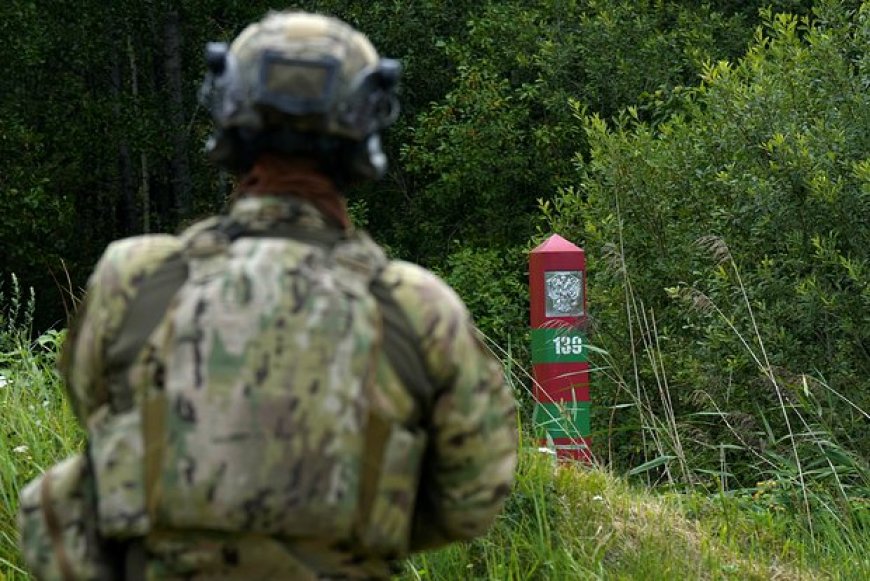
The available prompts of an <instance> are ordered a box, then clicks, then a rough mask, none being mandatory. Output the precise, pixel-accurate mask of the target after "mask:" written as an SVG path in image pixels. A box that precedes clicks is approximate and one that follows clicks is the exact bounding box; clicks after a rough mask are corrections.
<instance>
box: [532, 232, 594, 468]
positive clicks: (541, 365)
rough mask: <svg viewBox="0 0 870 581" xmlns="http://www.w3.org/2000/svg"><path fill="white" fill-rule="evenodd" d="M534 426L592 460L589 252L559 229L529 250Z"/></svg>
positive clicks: (569, 454) (559, 452) (570, 455)
mask: <svg viewBox="0 0 870 581" xmlns="http://www.w3.org/2000/svg"><path fill="white" fill-rule="evenodd" d="M529 288H530V295H531V324H532V363H533V365H534V376H535V413H534V423H535V430H536V432H537V434H538V435H539V438H540V442H541V445H542V446H545V445H547V444H548V440H549V441H552V443H553V445H554V446H555V448H556V456H557V457H558V458H559V459H560V460H582V461H586V462H589V461H591V460H592V455H591V451H590V449H589V442H590V439H589V435H590V426H589V412H590V409H589V407H590V402H589V363H588V361H587V353H588V348H587V344H586V336H585V334H584V333H583V331H582V329H584V328H585V327H586V325H585V323H586V257H585V255H584V253H583V249H581V248H578V247H577V246H575V245H574V244H572V243H570V242H568V241H567V240H565V239H564V238H562V237H561V236H559V235H557V234H554V235H553V236H550V237H549V238H547V240H545V241H544V242H543V243H542V244H541V245H540V246H538V247H537V248H535V249H534V250H532V252H531V254H530V255H529Z"/></svg>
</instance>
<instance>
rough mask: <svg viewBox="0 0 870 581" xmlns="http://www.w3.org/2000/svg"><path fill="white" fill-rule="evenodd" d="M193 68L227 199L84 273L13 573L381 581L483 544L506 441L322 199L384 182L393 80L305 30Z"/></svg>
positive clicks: (505, 406)
mask: <svg viewBox="0 0 870 581" xmlns="http://www.w3.org/2000/svg"><path fill="white" fill-rule="evenodd" d="M207 59H208V67H209V71H210V72H209V74H208V77H207V79H206V82H205V84H204V86H203V91H202V97H203V99H204V102H205V103H206V104H207V106H208V107H209V109H210V111H211V113H212V115H213V117H214V120H215V124H216V132H215V135H214V137H213V138H212V139H211V141H210V143H209V147H208V149H209V154H210V156H211V158H212V159H213V160H214V161H215V162H217V163H218V164H220V165H222V166H223V167H225V168H228V169H230V170H231V171H233V172H236V173H237V174H238V175H239V176H240V177H239V186H238V189H237V193H236V196H235V199H234V200H233V203H232V204H231V207H230V209H229V212H228V213H227V214H226V215H221V216H216V217H213V218H210V219H207V220H205V221H203V222H200V223H197V224H195V225H194V226H192V227H190V228H189V229H187V230H186V231H185V232H184V233H183V234H181V235H180V236H177V237H176V236H169V235H149V236H139V237H135V238H129V239H125V240H120V241H117V242H114V243H113V244H111V245H110V246H109V247H108V249H107V250H106V252H105V253H104V255H103V257H102V258H101V259H100V261H99V263H98V265H97V267H96V269H95V271H94V273H93V275H92V276H91V279H90V281H89V284H88V291H87V296H86V300H85V302H84V305H83V308H82V311H81V312H80V313H79V318H78V322H77V323H76V324H75V325H74V327H73V329H72V330H71V332H70V337H69V339H68V342H67V346H66V349H65V352H64V356H63V361H62V365H61V367H62V372H63V374H64V377H65V379H66V384H67V386H68V391H69V396H70V399H71V401H72V404H73V408H74V410H75V413H76V414H77V416H78V418H79V419H80V420H81V422H82V424H83V425H84V426H85V427H86V428H87V431H88V448H87V452H86V454H85V455H83V456H81V457H76V458H73V459H71V460H69V461H67V462H66V463H64V464H61V465H59V466H57V467H55V468H53V469H51V470H49V471H48V475H47V476H46V477H44V478H43V479H41V480H40V481H39V482H35V483H33V484H32V485H30V486H29V487H28V489H26V490H25V491H24V493H23V494H22V512H21V516H20V518H21V526H22V539H23V540H22V545H23V549H24V554H25V558H26V560H27V561H28V564H29V565H30V566H31V567H33V568H34V570H35V572H37V574H42V575H45V576H49V577H50V576H53V575H56V576H58V577H60V578H69V579H71V578H92V579H97V578H126V579H181V578H184V579H254V578H256V579H383V578H388V577H389V575H390V574H391V571H392V568H393V567H394V566H395V564H396V562H397V560H398V559H401V558H402V557H404V556H406V555H408V554H409V553H410V552H413V551H419V550H424V549H430V548H434V547H438V546H442V545H444V544H447V543H450V542H453V541H457V540H464V539H471V538H474V537H477V536H479V535H481V534H483V533H484V532H485V531H486V529H487V528H488V526H489V525H490V524H491V523H492V521H493V519H494V518H495V517H496V515H497V514H498V513H499V511H500V510H501V507H502V504H503V502H504V499H505V497H506V496H507V494H508V492H509V490H510V487H511V483H512V480H513V472H514V469H515V464H516V438H517V434H516V425H515V407H514V406H515V404H514V401H513V398H512V395H511V393H510V391H509V389H508V387H507V386H506V383H505V380H504V376H503V371H502V369H501V366H500V365H499V363H498V361H497V360H495V359H494V358H493V357H492V356H491V354H490V353H489V352H488V351H487V349H486V348H485V347H484V346H483V345H482V344H481V341H480V338H479V336H478V332H477V331H476V329H475V328H474V326H473V324H472V322H471V320H470V319H469V315H468V313H467V311H466V309H465V307H464V306H463V304H462V303H461V301H460V300H459V299H458V297H457V296H456V295H455V294H454V293H453V291H452V290H451V289H450V288H449V287H447V286H446V285H445V284H444V283H443V282H442V281H441V280H440V279H438V278H437V277H436V276H434V275H433V274H431V273H429V272H427V271H426V270H424V269H422V268H420V267H418V266H415V265H413V264H409V263H406V262H401V261H397V260H388V259H387V258H386V257H385V256H384V253H383V252H382V250H381V249H380V248H379V247H378V246H377V245H376V244H375V243H373V242H372V241H371V240H370V239H369V238H368V237H367V236H366V235H365V234H363V233H362V232H360V231H359V230H356V229H354V227H353V226H352V225H351V222H350V220H349V218H348V215H347V212H346V204H345V198H344V197H343V195H342V193H341V189H340V188H342V187H343V186H345V185H346V184H348V183H350V182H352V181H354V180H362V179H377V178H379V177H381V176H382V175H383V173H384V171H385V168H386V159H385V156H384V153H383V152H382V150H381V147H380V133H381V132H382V131H383V130H384V129H386V128H387V127H388V126H389V125H390V124H391V123H392V122H393V121H394V120H395V118H396V116H397V114H398V104H397V100H396V87H397V83H398V77H399V72H400V68H399V65H398V63H397V62H396V61H393V60H390V59H382V58H379V56H378V54H377V52H376V50H375V49H374V47H373V46H372V45H371V43H370V42H369V41H368V39H367V38H366V37H365V36H364V35H362V34H361V33H359V32H358V31H356V30H354V29H353V28H351V27H350V26H348V25H346V24H344V23H343V22H341V21H339V20H336V19H333V18H327V17H324V16H319V15H313V14H307V13H301V12H282V13H271V14H269V15H268V16H266V17H265V18H264V19H263V20H261V21H260V22H257V23H255V24H253V25H251V26H249V27H248V28H246V29H245V30H244V31H243V32H242V33H241V34H240V35H239V36H238V38H236V39H235V41H234V42H233V43H232V44H231V45H230V46H227V45H224V44H217V43H212V44H210V45H209V47H208V50H207Z"/></svg>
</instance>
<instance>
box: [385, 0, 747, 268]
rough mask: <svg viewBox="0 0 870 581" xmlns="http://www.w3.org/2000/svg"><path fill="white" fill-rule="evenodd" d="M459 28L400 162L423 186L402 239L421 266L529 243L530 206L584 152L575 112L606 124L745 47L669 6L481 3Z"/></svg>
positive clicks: (719, 22)
mask: <svg viewBox="0 0 870 581" xmlns="http://www.w3.org/2000/svg"><path fill="white" fill-rule="evenodd" d="M467 26H468V29H467V34H466V35H464V36H461V37H454V38H450V39H446V40H444V41H443V42H442V43H440V44H441V46H442V47H443V50H444V51H445V52H446V54H447V55H448V56H449V58H450V61H451V62H453V63H455V66H456V71H457V74H456V76H455V79H454V81H453V84H452V87H451V89H450V91H449V92H448V93H447V95H446V96H445V97H444V99H443V100H442V101H440V102H437V103H433V104H432V105H431V107H429V109H428V110H426V111H423V112H422V113H420V114H419V115H418V117H417V119H416V120H415V124H414V126H413V131H412V133H411V134H410V136H409V137H410V139H409V141H408V142H407V143H406V144H405V146H404V148H403V150H402V161H403V162H404V166H405V168H406V170H407V171H408V172H409V173H410V174H412V175H413V176H416V177H417V181H418V183H420V184H421V186H420V187H419V188H418V191H417V192H416V195H415V196H414V197H413V198H412V199H411V200H410V217H411V220H409V221H408V222H407V223H406V225H405V228H406V231H404V233H403V232H401V231H400V232H399V235H400V237H401V240H402V245H403V247H406V248H408V249H409V250H411V252H412V253H413V254H414V255H417V256H423V257H426V258H428V259H432V258H433V257H434V258H436V259H437V258H438V257H441V258H442V259H443V257H444V249H443V245H438V244H436V243H435V241H437V240H440V239H443V237H444V236H445V235H446V236H447V237H448V239H451V240H452V239H454V238H456V239H459V240H462V241H463V243H464V244H472V245H475V246H488V247H493V246H511V245H517V244H524V243H525V242H526V241H527V240H528V238H529V237H530V236H531V235H532V233H533V232H534V222H533V220H532V219H530V215H531V210H532V209H533V208H534V207H535V206H536V204H537V200H538V199H539V198H550V197H551V196H552V194H553V193H554V192H555V191H556V190H557V189H558V188H559V187H563V186H567V185H568V184H569V183H570V182H571V159H572V156H573V154H574V153H575V152H577V151H578V149H579V150H580V151H585V149H586V146H585V144H584V134H583V132H582V131H581V130H580V128H579V127H578V126H577V125H576V123H574V120H573V117H572V115H573V111H572V109H571V107H570V105H569V102H570V101H571V100H574V101H575V102H577V103H583V105H584V107H586V108H588V109H589V110H590V111H595V112H598V113H599V114H601V115H604V116H609V115H611V114H613V113H614V112H616V111H618V110H619V109H621V108H622V107H624V106H626V105H628V104H632V103H638V102H647V101H650V100H654V99H665V98H668V97H667V95H670V93H672V92H673V91H676V90H679V87H680V86H681V85H683V84H686V83H689V82H691V81H692V80H693V79H694V78H695V77H696V76H697V74H698V73H699V72H700V70H701V63H702V62H703V61H704V60H705V59H719V58H726V57H732V56H736V55H738V54H739V53H740V50H741V48H742V46H743V43H745V42H746V40H747V39H748V37H749V28H748V27H747V26H746V24H745V21H744V19H743V18H742V17H740V16H731V17H729V16H724V15H722V14H720V13H718V12H715V11H712V10H711V9H710V8H709V7H707V6H706V5H704V6H700V7H686V6H684V5H682V4H680V3H672V2H641V3H637V2H619V3H604V2H600V3H599V2H564V1H558V0H538V1H535V2H531V3H530V2H490V3H487V4H485V6H484V8H483V10H482V11H480V13H478V14H475V15H474V16H473V17H472V18H471V19H470V20H469V21H468V25H467Z"/></svg>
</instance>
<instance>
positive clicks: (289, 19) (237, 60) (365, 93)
mask: <svg viewBox="0 0 870 581" xmlns="http://www.w3.org/2000/svg"><path fill="white" fill-rule="evenodd" d="M206 60H207V64H208V69H209V72H208V74H207V76H206V80H205V83H204V84H203V89H202V92H201V97H202V99H203V102H204V103H205V105H206V106H207V107H208V108H209V109H210V111H211V113H212V116H213V118H214V120H215V124H216V128H217V132H216V134H215V136H214V137H213V138H212V140H211V141H210V143H209V147H208V149H209V153H210V155H211V157H212V158H213V159H214V160H215V161H217V162H218V163H222V164H223V165H227V166H230V167H231V168H232V167H233V166H235V169H244V168H243V167H242V168H239V166H244V165H249V164H250V163H251V162H252V161H253V158H255V157H256V155H257V154H258V153H259V152H261V151H264V150H267V149H277V150H279V151H284V152H287V153H303V154H328V155H329V156H330V158H331V159H332V158H334V157H335V156H336V154H338V155H339V157H343V158H345V160H344V161H346V162H349V163H350V165H351V166H352V167H351V169H352V170H353V173H356V174H361V175H362V177H374V178H376V177H380V175H382V174H383V171H384V170H385V166H386V158H385V156H384V154H383V152H382V151H381V148H380V132H381V131H382V130H384V129H386V128H387V127H389V126H390V125H391V124H392V123H393V122H394V121H395V120H396V117H397V116H398V113H399V106H398V99H397V97H396V89H397V86H398V80H399V74H400V71H401V67H400V65H399V62H398V61H396V60H392V59H382V58H380V57H379V56H378V52H377V50H375V47H374V46H372V44H371V42H370V41H369V40H368V38H366V36H365V35H363V34H362V33H360V32H359V31H357V30H355V29H354V28H352V27H351V26H349V25H347V24H345V23H344V22H342V21H340V20H338V19H336V18H331V17H327V16H322V15H318V14H310V13H305V12H272V13H270V14H268V15H267V16H266V17H265V18H263V19H262V20H261V21H259V22H256V23H254V24H251V25H250V26H248V27H247V28H245V29H244V30H243V31H242V33H241V34H239V36H238V37H237V38H236V39H235V40H234V41H233V42H232V44H230V45H229V46H228V45H227V44H225V43H209V44H208V45H207V48H206Z"/></svg>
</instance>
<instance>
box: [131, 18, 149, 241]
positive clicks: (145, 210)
mask: <svg viewBox="0 0 870 581" xmlns="http://www.w3.org/2000/svg"><path fill="white" fill-rule="evenodd" d="M127 56H128V57H129V59H130V79H131V82H130V89H131V92H132V93H133V102H134V103H136V108H137V111H138V112H139V113H140V114H141V111H142V106H141V104H140V103H139V67H138V66H137V65H136V49H135V48H133V37H132V35H130V34H129V33H128V34H127ZM149 180H150V176H149V175H148V153H147V152H146V151H145V144H144V143H143V144H142V150H141V152H140V154H139V192H138V196H137V197H138V198H139V203H140V204H141V205H142V232H144V233H146V234H147V233H149V232H151V191H150V188H149V187H148V184H149Z"/></svg>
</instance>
